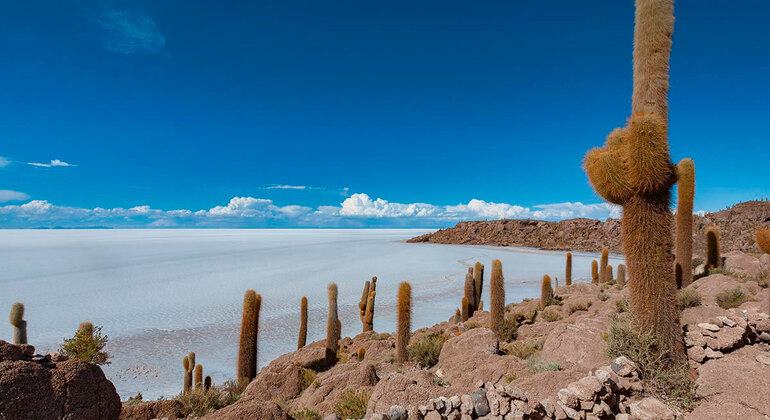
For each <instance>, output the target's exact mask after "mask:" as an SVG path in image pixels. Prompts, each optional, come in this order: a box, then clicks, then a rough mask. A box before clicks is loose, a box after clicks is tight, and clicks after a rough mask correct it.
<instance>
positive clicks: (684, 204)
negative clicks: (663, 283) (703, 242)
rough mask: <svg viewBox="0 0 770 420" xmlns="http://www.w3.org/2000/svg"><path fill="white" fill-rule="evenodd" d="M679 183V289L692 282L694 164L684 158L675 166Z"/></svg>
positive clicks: (677, 257) (677, 218)
mask: <svg viewBox="0 0 770 420" xmlns="http://www.w3.org/2000/svg"><path fill="white" fill-rule="evenodd" d="M676 170H677V174H678V175H679V182H678V184H677V188H676V189H677V202H676V258H675V260H674V264H676V265H678V266H679V268H678V269H676V270H679V271H678V272H679V273H680V277H679V278H677V286H678V287H679V288H682V287H687V285H689V284H690V283H691V282H692V207H693V198H694V197H695V163H694V162H693V161H692V159H689V158H685V159H682V160H681V161H679V164H678V165H677V169H676Z"/></svg>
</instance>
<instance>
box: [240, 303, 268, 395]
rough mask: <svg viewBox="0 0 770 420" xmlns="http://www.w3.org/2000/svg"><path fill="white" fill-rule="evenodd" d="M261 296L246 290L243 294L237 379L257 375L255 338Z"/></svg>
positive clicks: (246, 378) (256, 336)
mask: <svg viewBox="0 0 770 420" xmlns="http://www.w3.org/2000/svg"><path fill="white" fill-rule="evenodd" d="M261 307H262V296H260V295H258V294H257V292H255V291H253V290H247V291H246V294H245V295H244V296H243V315H242V317H241V336H240V340H239V342H238V372H237V375H238V381H239V382H240V381H246V382H251V380H252V379H254V378H255V377H256V376H257V350H258V345H257V339H258V335H259V311H260V309H261Z"/></svg>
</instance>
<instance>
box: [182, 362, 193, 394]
mask: <svg viewBox="0 0 770 420" xmlns="http://www.w3.org/2000/svg"><path fill="white" fill-rule="evenodd" d="M182 366H183V367H184V376H183V377H182V380H183V382H184V384H183V386H182V393H184V394H186V393H188V392H189V391H190V387H191V386H192V375H191V374H190V357H189V356H185V357H184V359H182Z"/></svg>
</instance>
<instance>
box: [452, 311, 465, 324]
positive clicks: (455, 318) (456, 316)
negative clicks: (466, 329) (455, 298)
mask: <svg viewBox="0 0 770 420" xmlns="http://www.w3.org/2000/svg"><path fill="white" fill-rule="evenodd" d="M462 320H463V314H462V312H461V311H460V308H457V309H456V310H455V314H454V316H453V317H452V318H449V322H451V323H452V324H457V323H458V322H462Z"/></svg>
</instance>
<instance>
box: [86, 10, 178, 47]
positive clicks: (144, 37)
mask: <svg viewBox="0 0 770 420" xmlns="http://www.w3.org/2000/svg"><path fill="white" fill-rule="evenodd" d="M97 22H98V24H99V25H101V27H102V28H104V30H105V31H106V32H107V37H106V39H105V40H104V47H105V48H107V49H108V50H112V51H116V52H119V53H122V54H126V55H130V54H137V53H157V52H159V51H160V50H161V49H163V47H164V46H165V45H166V38H165V37H164V36H163V34H162V33H161V32H160V30H159V29H158V27H157V24H156V23H155V19H153V18H152V17H151V16H149V15H147V14H146V13H144V12H142V11H135V10H128V9H118V8H110V9H107V10H104V11H103V12H102V14H101V15H100V16H99V18H98V19H97Z"/></svg>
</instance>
